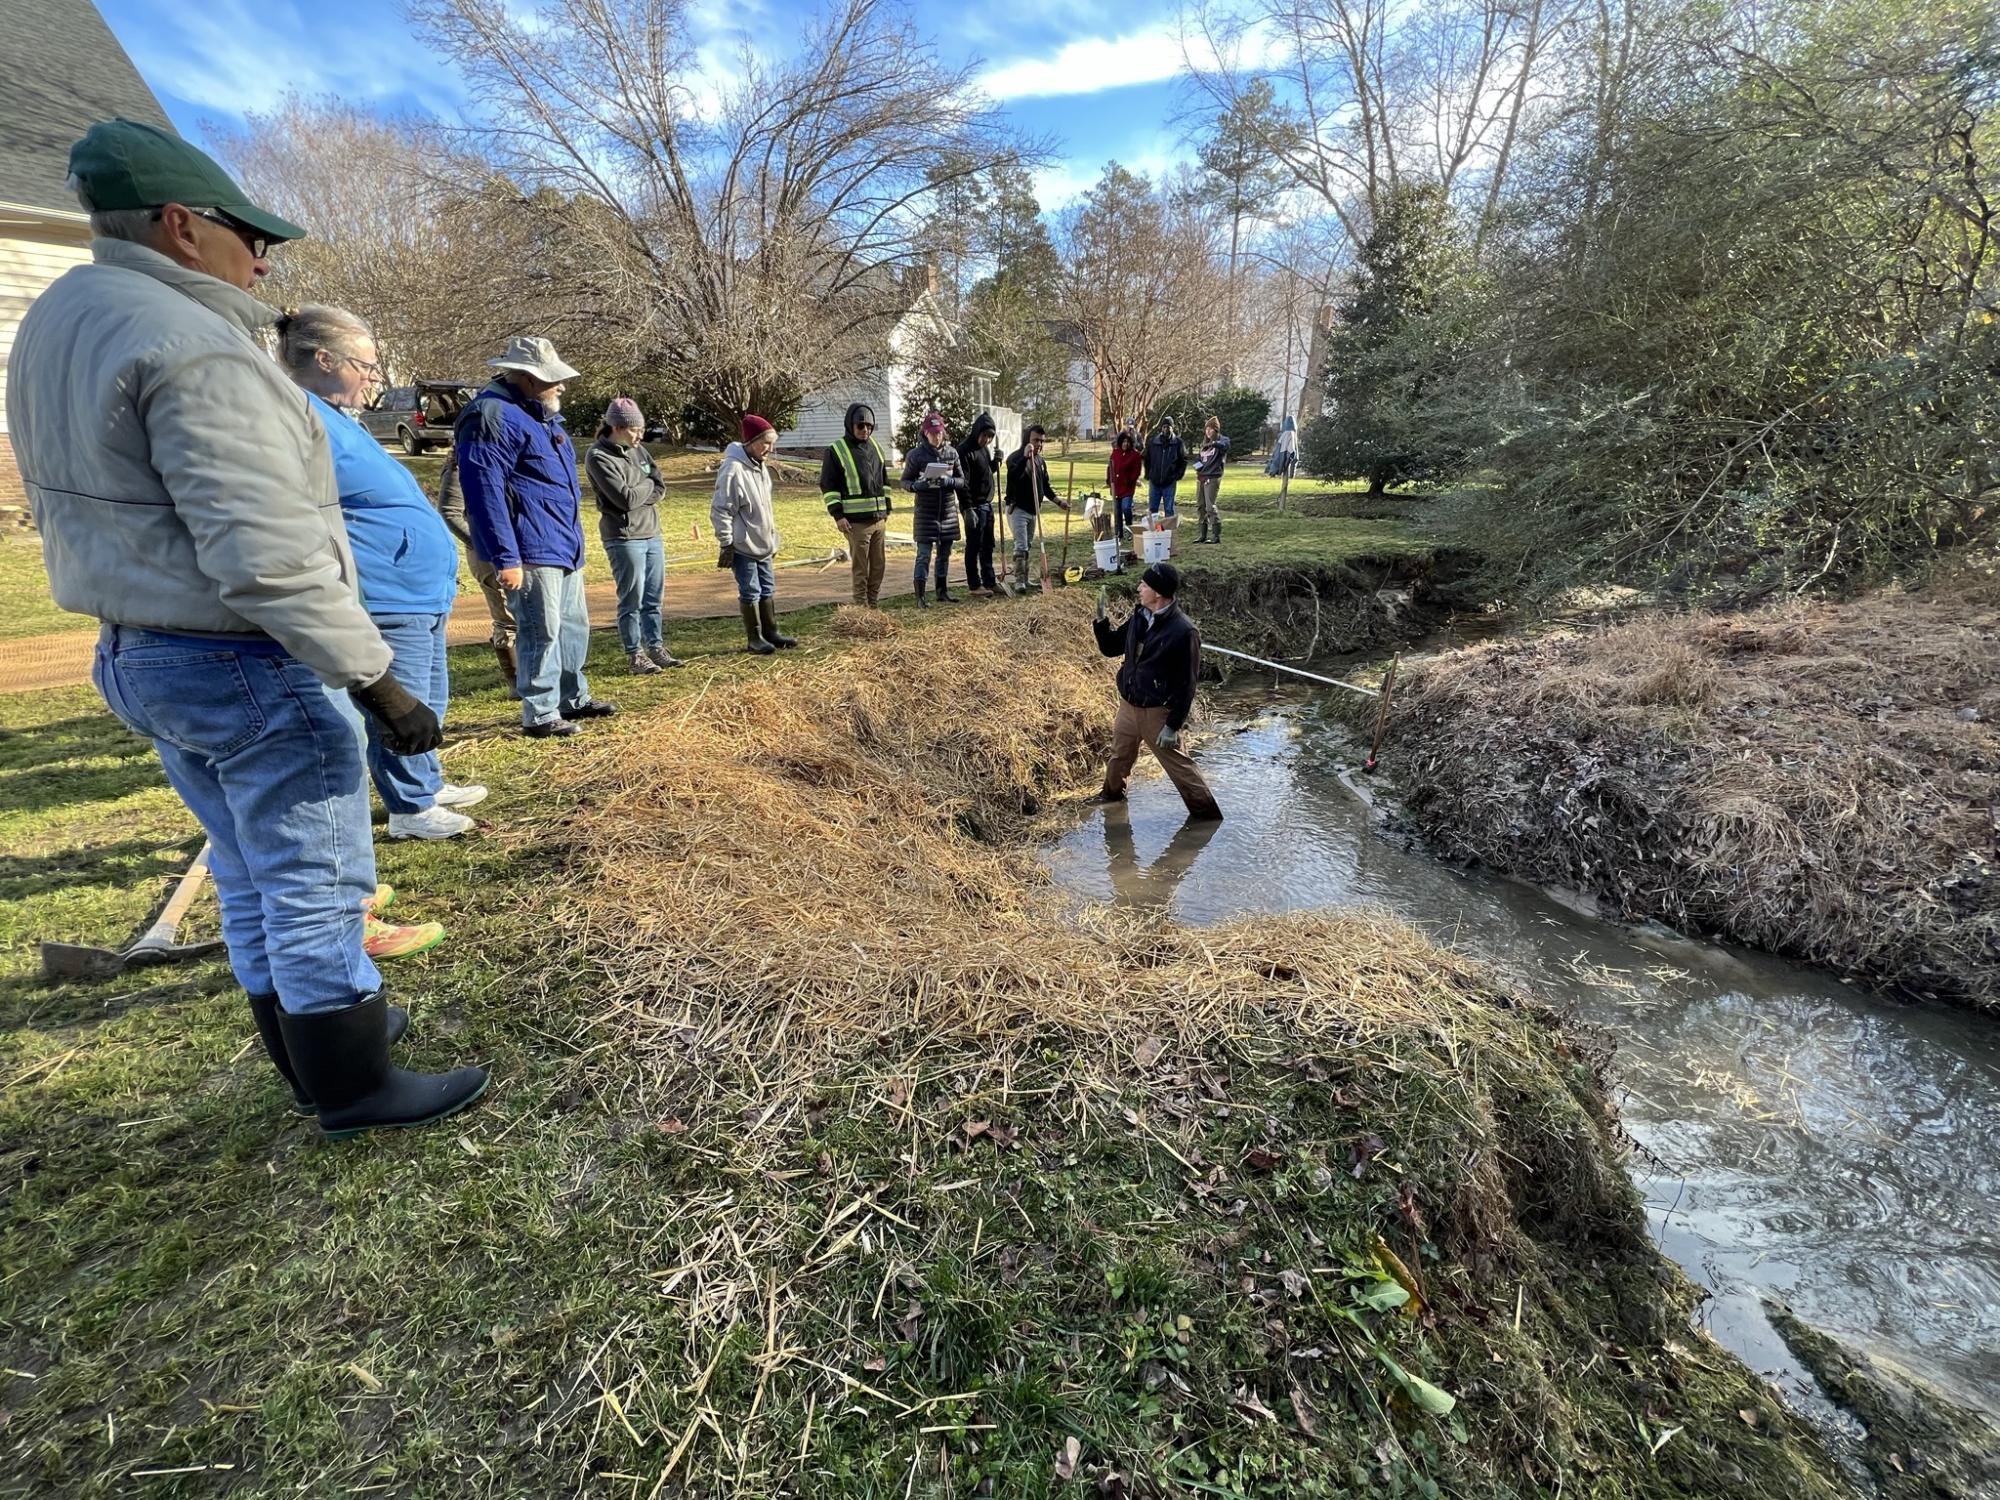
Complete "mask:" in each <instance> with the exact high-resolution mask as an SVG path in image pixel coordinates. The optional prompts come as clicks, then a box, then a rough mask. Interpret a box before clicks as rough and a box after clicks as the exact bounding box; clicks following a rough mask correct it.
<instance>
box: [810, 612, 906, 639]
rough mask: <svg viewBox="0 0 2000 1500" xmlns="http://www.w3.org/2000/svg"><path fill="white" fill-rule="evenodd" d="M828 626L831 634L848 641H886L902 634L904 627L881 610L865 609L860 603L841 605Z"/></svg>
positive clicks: (828, 631)
mask: <svg viewBox="0 0 2000 1500" xmlns="http://www.w3.org/2000/svg"><path fill="white" fill-rule="evenodd" d="M826 628H827V633H828V634H829V635H837V636H839V637H840V638H841V639H842V640H847V641H886V640H887V639H889V637H890V636H892V635H899V634H901V633H902V629H903V627H902V626H900V625H898V624H897V623H896V622H895V621H894V620H892V619H890V618H889V617H888V616H887V615H885V614H883V613H882V611H881V610H879V609H865V608H863V607H862V606H861V605H859V604H843V605H840V606H839V607H838V608H836V609H835V610H834V612H833V619H832V620H831V621H829V622H828V624H827V627H826Z"/></svg>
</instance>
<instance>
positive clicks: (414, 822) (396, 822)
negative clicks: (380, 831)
mask: <svg viewBox="0 0 2000 1500" xmlns="http://www.w3.org/2000/svg"><path fill="white" fill-rule="evenodd" d="M470 827H472V819H470V818H468V817H466V816H465V815H464V814H462V813H455V812H453V811H452V810H451V809H450V808H448V807H427V808H425V809H424V810H423V811H422V812H414V813H390V814H389V837H390V838H392V839H449V838H456V837H457V836H458V835H459V834H461V833H464V832H465V831H466V830H467V829H468V828H470Z"/></svg>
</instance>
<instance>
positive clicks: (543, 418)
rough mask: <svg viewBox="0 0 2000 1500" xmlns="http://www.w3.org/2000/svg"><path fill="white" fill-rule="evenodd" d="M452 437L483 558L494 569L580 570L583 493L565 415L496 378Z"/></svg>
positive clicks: (463, 416)
mask: <svg viewBox="0 0 2000 1500" xmlns="http://www.w3.org/2000/svg"><path fill="white" fill-rule="evenodd" d="M453 432H454V436H453V440H452V446H453V449H454V451H455V452H456V453H457V455H458V482H459V487H460V489H461V490H462V491H463V493H464V496H465V520H466V524H467V525H468V526H469V527H470V528H471V530H472V540H473V544H474V546H475V547H476V548H477V549H478V551H479V555H480V556H482V557H484V558H486V559H487V561H489V562H491V563H492V564H493V566H494V567H496V568H514V567H528V568H568V569H571V570H574V569H577V568H580V567H582V566H583V487H582V486H581V485H580V484H579V483H578V482H577V477H576V445H575V444H574V443H572V442H571V441H570V436H569V431H568V429H567V428H566V427H564V426H563V419H562V416H561V414H560V413H557V414H554V415H551V414H549V413H547V412H545V411H544V410H543V408H542V403H541V402H539V401H530V400H529V399H528V398H527V397H525V396H523V395H522V394H521V393H520V391H518V390H517V389H515V388H514V386H513V385H512V384H510V383H509V382H507V381H505V380H496V381H494V382H493V383H492V384H491V385H489V386H487V387H486V389H485V390H483V391H481V392H480V393H479V394H478V395H477V396H475V397H473V398H472V401H471V403H470V404H469V405H468V406H467V407H466V409H465V411H464V412H463V413H462V414H461V415H460V416H459V419H458V424H457V426H456V427H455V428H454V429H453Z"/></svg>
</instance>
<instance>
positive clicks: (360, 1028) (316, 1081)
mask: <svg viewBox="0 0 2000 1500" xmlns="http://www.w3.org/2000/svg"><path fill="white" fill-rule="evenodd" d="M389 1008H390V1007H389V1004H388V1002H387V1001H385V1000H384V999H383V998H382V997H381V996H380V995H371V996H369V997H368V998H367V999H366V1000H362V1001H360V1002H358V1003H356V1004H354V1005H350V1006H347V1007H346V1008H345V1009H342V1010H324V1011H314V1012H312V1013H311V1014H309V1015H293V1014H292V1013H291V1012H290V1011H282V1010H281V1011H279V1012H278V1027H279V1030H280V1031H281V1032H282V1033H283V1036H284V1042H285V1051H286V1053H287V1055H288V1056H289V1057H290V1058H291V1063H292V1068H293V1071H294V1072H295V1073H296V1075H297V1077H298V1081H299V1084H300V1086H301V1088H302V1090H303V1092H304V1093H305V1094H306V1095H307V1096H308V1097H310V1098H311V1099H312V1100H313V1103H314V1106H315V1109H316V1112H317V1113H318V1115H319V1128H320V1129H321V1130H322V1131H324V1132H325V1133H326V1135H327V1136H328V1138H330V1139H332V1140H343V1139H345V1138H346V1137H348V1136H354V1135H359V1134H360V1133H361V1132H362V1131H364V1130H376V1129H400V1128H404V1127H408V1126H412V1125H428V1124H429V1123H430V1122H431V1121H433V1120H442V1119H443V1118H444V1117H445V1116H446V1115H449V1114H455V1113H456V1112H457V1111H459V1110H461V1109H463V1108H465V1106H466V1105H468V1104H470V1103H471V1102H472V1101H473V1100H475V1099H477V1098H478V1097H479V1096H480V1095H481V1094H483V1093H485V1092H486V1084H487V1073H486V1070H485V1069H484V1068H453V1069H452V1070H451V1071H450V1072H449V1073H415V1072H411V1071H410V1070H409V1069H407V1068H399V1067H396V1066H395V1065H394V1064H393V1063H391V1062H390V1061H389Z"/></svg>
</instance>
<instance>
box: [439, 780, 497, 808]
mask: <svg viewBox="0 0 2000 1500" xmlns="http://www.w3.org/2000/svg"><path fill="white" fill-rule="evenodd" d="M433 800H434V801H435V802H436V804H437V805H438V806H439V807H471V806H472V805H473V804H474V803H477V802H484V801H485V800H486V788H485V787H483V786H453V785H452V784H451V783H450V782H449V781H447V782H446V783H445V784H444V785H443V786H441V787H439V788H438V794H437V796H436V797H435V798H434V799H433Z"/></svg>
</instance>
